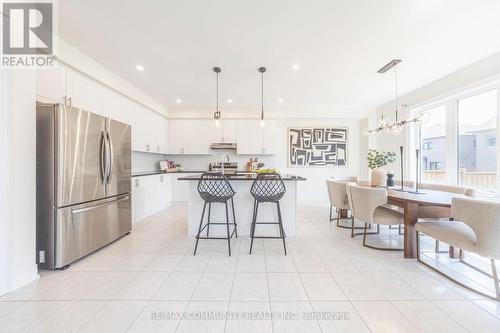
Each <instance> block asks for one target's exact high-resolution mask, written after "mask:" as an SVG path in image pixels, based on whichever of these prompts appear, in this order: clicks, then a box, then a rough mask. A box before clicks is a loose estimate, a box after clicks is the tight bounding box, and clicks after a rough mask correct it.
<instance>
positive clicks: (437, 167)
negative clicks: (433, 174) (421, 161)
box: [429, 162, 441, 170]
mask: <svg viewBox="0 0 500 333" xmlns="http://www.w3.org/2000/svg"><path fill="white" fill-rule="evenodd" d="M429 166H430V168H429V170H441V162H430V163H429Z"/></svg>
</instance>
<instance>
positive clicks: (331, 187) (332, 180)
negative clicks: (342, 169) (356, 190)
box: [326, 177, 358, 226]
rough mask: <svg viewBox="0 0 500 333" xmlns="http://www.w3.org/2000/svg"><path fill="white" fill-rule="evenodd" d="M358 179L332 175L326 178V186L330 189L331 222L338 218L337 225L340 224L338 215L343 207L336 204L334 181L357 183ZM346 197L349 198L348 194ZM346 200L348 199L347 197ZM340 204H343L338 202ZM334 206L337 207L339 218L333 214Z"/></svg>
mask: <svg viewBox="0 0 500 333" xmlns="http://www.w3.org/2000/svg"><path fill="white" fill-rule="evenodd" d="M357 181H358V177H345V178H340V177H332V178H330V179H327V180H326V187H327V190H328V198H329V199H330V222H332V221H334V220H337V226H339V221H338V217H339V214H340V212H339V209H342V208H343V207H337V206H335V203H334V197H335V194H334V193H333V182H355V183H356V182H357ZM346 198H347V194H346ZM346 201H347V199H346ZM338 204H341V203H340V202H338ZM342 206H343V205H342ZM334 208H335V209H336V212H337V218H335V217H333V216H332V215H333V209H334ZM347 209H349V207H347Z"/></svg>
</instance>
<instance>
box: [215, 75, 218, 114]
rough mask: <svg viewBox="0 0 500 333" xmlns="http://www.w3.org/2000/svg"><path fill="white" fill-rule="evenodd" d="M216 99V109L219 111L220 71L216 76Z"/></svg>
mask: <svg viewBox="0 0 500 333" xmlns="http://www.w3.org/2000/svg"><path fill="white" fill-rule="evenodd" d="M215 95H216V96H215V100H216V101H217V106H216V111H217V112H219V73H216V76H215Z"/></svg>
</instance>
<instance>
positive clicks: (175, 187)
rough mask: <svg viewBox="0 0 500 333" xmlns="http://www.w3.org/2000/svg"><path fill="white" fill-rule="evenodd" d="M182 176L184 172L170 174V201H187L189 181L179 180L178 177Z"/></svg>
mask: <svg viewBox="0 0 500 333" xmlns="http://www.w3.org/2000/svg"><path fill="white" fill-rule="evenodd" d="M184 176H186V174H182V173H181V174H175V175H172V201H175V202H183V201H188V195H189V181H186V180H179V178H180V177H184Z"/></svg>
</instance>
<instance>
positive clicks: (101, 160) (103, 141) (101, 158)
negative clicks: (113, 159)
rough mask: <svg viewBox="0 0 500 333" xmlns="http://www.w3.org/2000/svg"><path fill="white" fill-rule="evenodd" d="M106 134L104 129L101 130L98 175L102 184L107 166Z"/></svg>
mask: <svg viewBox="0 0 500 333" xmlns="http://www.w3.org/2000/svg"><path fill="white" fill-rule="evenodd" d="M106 146H107V144H106V135H105V133H104V131H102V132H101V140H100V144H99V176H100V177H101V183H102V184H104V181H105V177H106V168H107V166H106V165H107V163H106V159H107V157H106V151H107V149H106Z"/></svg>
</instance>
